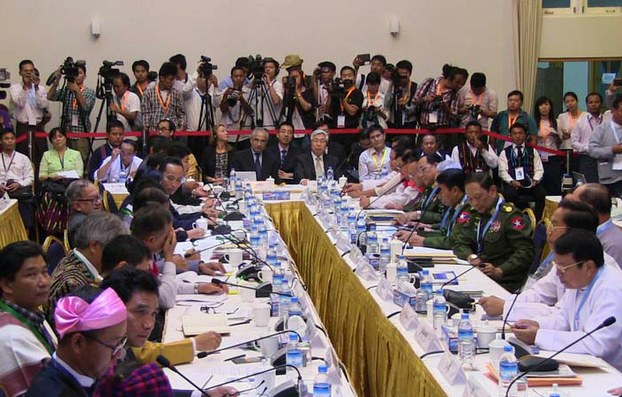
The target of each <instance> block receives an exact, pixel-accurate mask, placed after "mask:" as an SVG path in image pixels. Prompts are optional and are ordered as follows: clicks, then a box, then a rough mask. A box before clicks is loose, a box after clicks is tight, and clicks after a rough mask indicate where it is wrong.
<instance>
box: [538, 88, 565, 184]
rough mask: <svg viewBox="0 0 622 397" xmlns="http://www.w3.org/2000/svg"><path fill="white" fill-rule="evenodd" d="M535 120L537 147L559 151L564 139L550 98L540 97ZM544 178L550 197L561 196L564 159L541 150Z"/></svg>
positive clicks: (543, 182)
mask: <svg viewBox="0 0 622 397" xmlns="http://www.w3.org/2000/svg"><path fill="white" fill-rule="evenodd" d="M533 118H534V119H535V120H536V125H537V126H538V135H537V143H536V144H537V145H538V146H542V147H544V148H547V149H551V150H559V147H560V145H561V143H562V137H561V136H560V133H559V132H558V131H557V120H555V112H554V111H553V102H552V101H551V100H550V99H549V98H548V97H545V96H543V97H540V98H538V99H537V100H536V103H535V105H534V109H533ZM538 152H539V153H540V158H541V159H542V165H543V166H544V177H543V179H542V187H544V189H545V190H546V192H547V193H548V194H549V195H560V194H561V182H560V181H561V177H562V166H563V161H564V159H563V157H559V156H556V155H555V154H552V153H549V152H547V151H544V150H539V151H538Z"/></svg>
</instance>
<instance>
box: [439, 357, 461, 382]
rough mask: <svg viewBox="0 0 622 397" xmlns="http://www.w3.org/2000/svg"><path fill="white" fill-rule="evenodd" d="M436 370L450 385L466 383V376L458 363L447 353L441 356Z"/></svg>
mask: <svg viewBox="0 0 622 397" xmlns="http://www.w3.org/2000/svg"><path fill="white" fill-rule="evenodd" d="M437 369H438V370H439V372H440V373H441V374H442V375H443V377H444V378H445V380H446V381H447V382H449V384H451V385H464V384H465V383H466V374H465V373H464V370H463V369H462V365H461V364H460V361H458V360H457V359H456V357H455V356H454V355H453V354H451V353H449V352H445V354H443V358H441V361H440V362H439V363H438V367H437Z"/></svg>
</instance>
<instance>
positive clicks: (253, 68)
mask: <svg viewBox="0 0 622 397" xmlns="http://www.w3.org/2000/svg"><path fill="white" fill-rule="evenodd" d="M267 59H269V60H272V58H262V56H261V55H259V54H257V55H255V56H254V57H253V56H252V55H249V56H248V74H249V77H253V78H254V79H255V80H259V81H261V77H262V76H263V74H264V64H265V62H266V60H267Z"/></svg>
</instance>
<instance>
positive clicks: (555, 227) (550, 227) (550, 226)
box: [546, 223, 568, 230]
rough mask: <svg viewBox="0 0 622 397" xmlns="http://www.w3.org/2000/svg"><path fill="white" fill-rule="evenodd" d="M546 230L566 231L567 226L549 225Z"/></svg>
mask: <svg viewBox="0 0 622 397" xmlns="http://www.w3.org/2000/svg"><path fill="white" fill-rule="evenodd" d="M546 229H547V230H555V229H568V226H555V225H553V224H552V223H550V224H549V225H548V226H547V227H546Z"/></svg>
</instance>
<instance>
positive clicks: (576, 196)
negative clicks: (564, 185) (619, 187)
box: [570, 183, 611, 223]
mask: <svg viewBox="0 0 622 397" xmlns="http://www.w3.org/2000/svg"><path fill="white" fill-rule="evenodd" d="M570 199H571V200H574V201H581V202H584V203H587V204H589V205H591V206H592V207H593V208H594V210H595V211H596V212H597V213H598V218H599V220H600V223H603V222H605V221H607V220H608V219H609V217H610V215H611V194H609V190H607V188H606V187H605V186H604V185H601V184H600V183H587V184H585V185H581V186H579V187H577V188H576V189H575V191H574V192H573V193H572V196H571V197H570Z"/></svg>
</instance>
